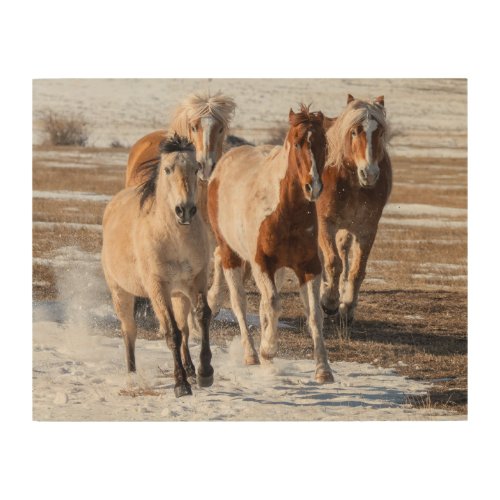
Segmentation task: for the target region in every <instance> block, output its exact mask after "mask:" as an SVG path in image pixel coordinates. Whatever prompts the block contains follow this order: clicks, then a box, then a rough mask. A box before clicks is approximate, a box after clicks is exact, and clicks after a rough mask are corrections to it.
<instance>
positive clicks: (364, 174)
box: [361, 170, 366, 180]
mask: <svg viewBox="0 0 500 500" xmlns="http://www.w3.org/2000/svg"><path fill="white" fill-rule="evenodd" d="M361 177H363V179H365V180H366V172H365V171H364V170H361Z"/></svg>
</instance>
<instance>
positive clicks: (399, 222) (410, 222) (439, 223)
mask: <svg viewBox="0 0 500 500" xmlns="http://www.w3.org/2000/svg"><path fill="white" fill-rule="evenodd" d="M380 223H381V224H388V225H393V226H414V227H436V228H439V227H440V228H456V229H460V228H466V227H467V221H449V220H446V221H443V220H435V219H403V218H401V219H399V218H398V219H391V218H390V217H382V218H381V219H380Z"/></svg>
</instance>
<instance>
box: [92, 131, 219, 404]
mask: <svg viewBox="0 0 500 500" xmlns="http://www.w3.org/2000/svg"><path fill="white" fill-rule="evenodd" d="M159 153H160V158H159V160H158V161H157V162H156V163H151V164H150V165H149V167H148V168H147V169H145V170H143V174H144V179H145V180H144V183H143V184H142V185H141V186H140V187H139V188H138V189H137V188H134V187H131V188H126V189H123V190H122V191H120V192H119V193H118V194H117V195H116V196H115V197H114V198H113V199H112V200H111V202H110V203H109V205H108V206H107V207H106V210H105V212H104V218H103V248H102V265H103V269H104V275H105V278H106V282H107V284H108V286H109V289H110V291H111V296H112V300H113V305H114V307H115V311H116V314H117V316H118V318H119V320H120V322H121V328H122V334H123V338H124V341H125V346H126V354H127V366H128V370H129V371H135V369H136V362H135V340H136V336H137V327H136V323H135V319H134V302H135V297H148V298H149V299H150V300H151V303H152V306H153V309H154V312H155V315H156V317H157V318H158V321H159V323H160V331H161V332H163V333H164V334H165V336H166V339H167V344H168V346H169V348H170V349H171V350H172V352H173V355H174V377H175V395H176V396H177V397H179V396H184V395H186V394H191V386H190V384H189V382H188V377H189V378H190V379H192V378H193V377H194V376H195V368H194V365H193V362H192V360H191V356H190V354H189V347H188V342H187V337H184V338H183V337H182V333H181V331H184V330H185V325H186V322H187V311H189V310H190V309H194V310H195V311H196V315H197V317H198V321H199V324H200V325H201V329H202V343H201V354H200V365H199V368H198V377H197V380H198V384H199V385H201V386H208V385H211V384H212V382H213V368H212V366H211V364H210V361H211V358H212V354H211V352H210V343H209V331H208V329H209V324H210V319H211V312H210V308H209V307H208V303H207V280H208V264H209V245H208V239H207V232H206V230H205V228H204V222H203V220H202V219H201V217H200V215H199V212H198V211H197V207H196V190H197V173H198V171H199V168H200V166H199V164H198V162H197V161H196V157H195V151H194V147H193V145H192V144H191V143H190V142H188V140H187V139H184V138H180V137H179V136H177V135H175V136H174V137H171V138H169V139H166V140H165V142H164V143H162V145H161V147H160V150H159ZM175 299H177V300H181V303H187V305H188V308H187V310H186V309H182V308H179V309H176V310H174V307H173V301H174V300H175Z"/></svg>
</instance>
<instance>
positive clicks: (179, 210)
mask: <svg viewBox="0 0 500 500" xmlns="http://www.w3.org/2000/svg"><path fill="white" fill-rule="evenodd" d="M175 213H176V215H177V217H182V216H183V215H184V209H183V208H182V207H181V206H180V205H177V206H176V207H175Z"/></svg>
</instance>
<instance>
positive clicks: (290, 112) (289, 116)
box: [288, 108, 295, 122]
mask: <svg viewBox="0 0 500 500" xmlns="http://www.w3.org/2000/svg"><path fill="white" fill-rule="evenodd" d="M294 116H295V113H294V112H293V109H292V108H290V111H289V113H288V121H289V122H291V121H292V118H293V117H294Z"/></svg>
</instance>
